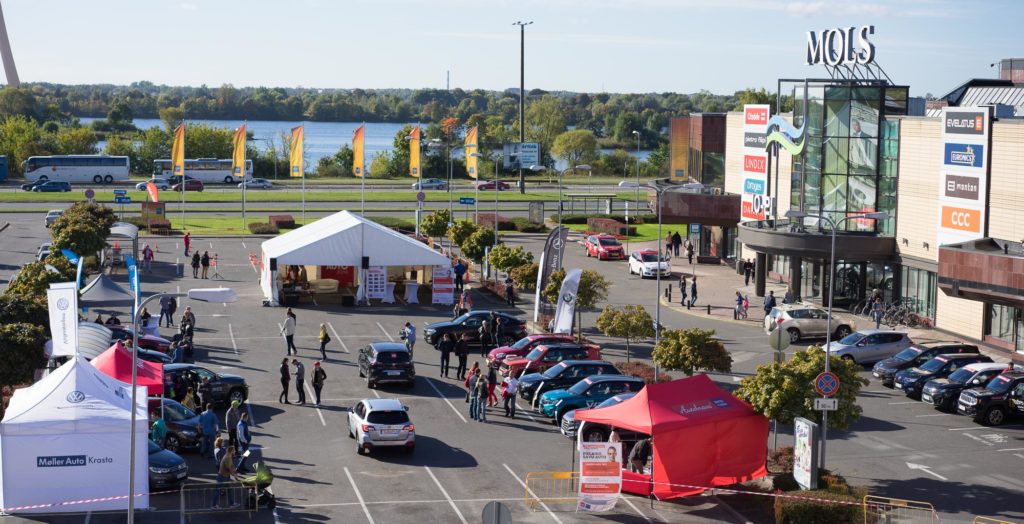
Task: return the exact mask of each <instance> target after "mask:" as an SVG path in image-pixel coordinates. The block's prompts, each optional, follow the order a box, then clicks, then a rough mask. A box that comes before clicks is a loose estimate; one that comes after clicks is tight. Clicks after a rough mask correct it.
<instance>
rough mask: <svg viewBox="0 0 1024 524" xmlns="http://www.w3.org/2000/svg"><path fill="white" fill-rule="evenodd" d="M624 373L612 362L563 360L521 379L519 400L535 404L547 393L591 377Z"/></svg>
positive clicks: (518, 389)
mask: <svg viewBox="0 0 1024 524" xmlns="http://www.w3.org/2000/svg"><path fill="white" fill-rule="evenodd" d="M620 373H622V372H621V371H619V370H618V369H617V368H616V367H615V366H614V365H613V364H612V363H611V362H607V361H604V360H563V361H561V362H559V363H558V364H555V365H554V366H552V367H550V368H548V369H546V370H544V372H543V373H528V374H526V375H523V376H521V377H519V387H518V388H516V389H517V391H518V392H519V398H521V399H523V400H525V401H526V402H528V403H530V404H533V401H534V400H535V399H537V398H540V396H541V394H543V393H544V392H545V391H551V390H552V389H565V388H568V387H571V386H572V385H574V384H576V383H577V382H579V381H580V380H582V379H585V378H587V377H589V376H591V375H618V374H620Z"/></svg>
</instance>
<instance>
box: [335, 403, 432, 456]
mask: <svg viewBox="0 0 1024 524" xmlns="http://www.w3.org/2000/svg"><path fill="white" fill-rule="evenodd" d="M348 436H349V438H353V439H355V440H356V453H358V454H362V453H363V451H364V450H365V451H366V452H367V453H369V452H370V451H372V450H373V449H375V448H379V447H402V448H404V449H405V451H406V452H407V453H412V452H413V450H414V449H416V426H415V425H413V423H412V420H411V419H410V418H409V407H408V406H405V405H403V404H402V403H401V402H399V401H398V400H396V399H387V398H370V399H363V400H360V401H359V402H358V403H356V405H355V406H353V407H352V409H351V410H349V412H348Z"/></svg>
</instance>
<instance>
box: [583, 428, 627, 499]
mask: <svg viewBox="0 0 1024 524" xmlns="http://www.w3.org/2000/svg"><path fill="white" fill-rule="evenodd" d="M621 492H622V443H621V442H580V483H579V494H578V495H577V508H578V509H579V510H582V511H610V510H611V509H612V508H614V507H615V503H616V502H617V501H618V500H619V494H620V493H621Z"/></svg>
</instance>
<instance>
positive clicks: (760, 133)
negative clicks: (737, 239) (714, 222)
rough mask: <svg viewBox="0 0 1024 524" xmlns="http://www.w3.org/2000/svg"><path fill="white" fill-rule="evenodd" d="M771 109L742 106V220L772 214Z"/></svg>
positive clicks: (759, 105)
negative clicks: (768, 133)
mask: <svg viewBox="0 0 1024 524" xmlns="http://www.w3.org/2000/svg"><path fill="white" fill-rule="evenodd" d="M770 116H771V106H769V105H767V104H747V105H744V106H743V173H742V175H741V176H742V179H743V194H742V196H741V204H740V221H741V222H747V221H750V220H764V219H765V218H769V217H770V216H771V215H772V198H771V197H770V196H769V195H768V152H767V151H765V149H764V144H765V142H764V136H765V132H766V131H767V130H768V118H769V117H770Z"/></svg>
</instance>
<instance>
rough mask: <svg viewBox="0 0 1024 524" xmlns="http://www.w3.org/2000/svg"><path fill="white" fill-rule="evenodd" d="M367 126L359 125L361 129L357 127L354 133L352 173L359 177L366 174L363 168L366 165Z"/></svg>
mask: <svg viewBox="0 0 1024 524" xmlns="http://www.w3.org/2000/svg"><path fill="white" fill-rule="evenodd" d="M365 128H366V125H365V124H363V125H361V126H359V129H356V132H355V133H353V135H352V153H353V155H352V174H353V175H355V176H357V177H359V178H363V177H364V176H365V175H366V173H365V172H364V169H363V168H364V167H365V166H366V161H365V160H364V159H363V141H364V139H365V136H364V135H365Z"/></svg>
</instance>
